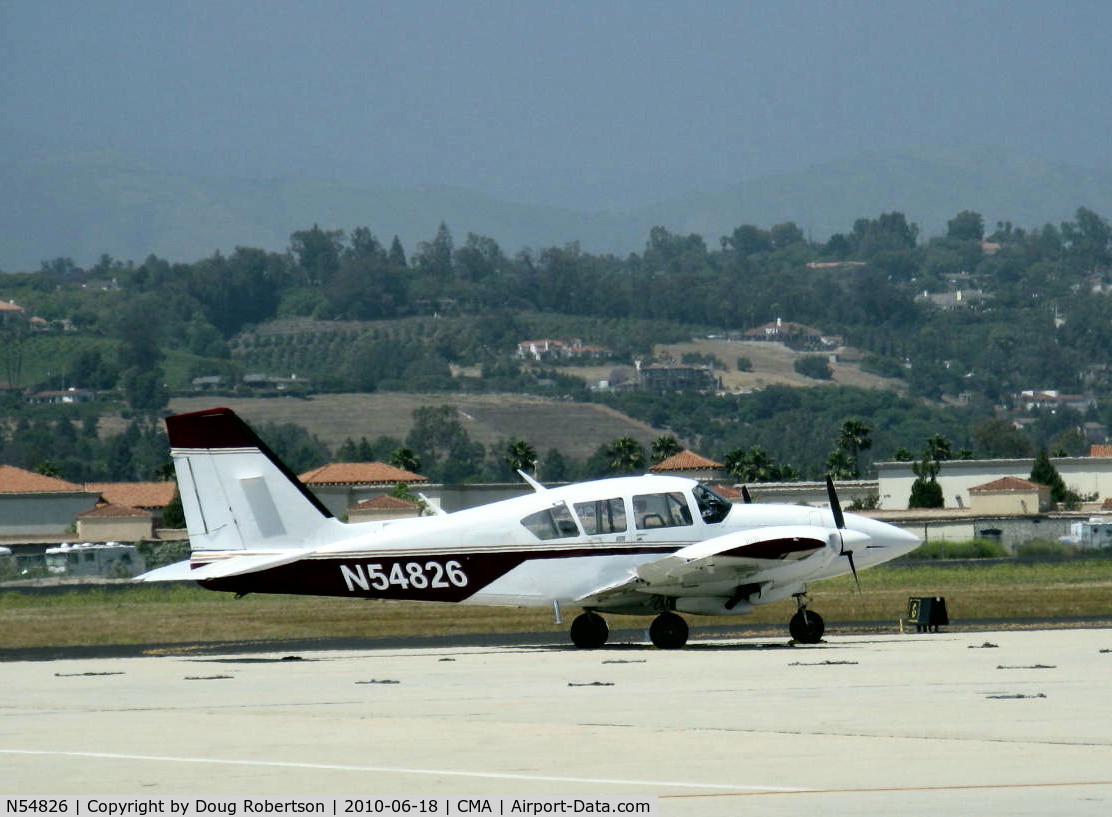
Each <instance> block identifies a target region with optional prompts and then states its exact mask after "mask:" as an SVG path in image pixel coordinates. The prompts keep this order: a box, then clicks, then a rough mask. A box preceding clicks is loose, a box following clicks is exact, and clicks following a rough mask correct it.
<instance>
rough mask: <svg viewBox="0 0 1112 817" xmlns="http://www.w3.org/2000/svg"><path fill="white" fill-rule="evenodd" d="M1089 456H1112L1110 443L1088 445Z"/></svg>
mask: <svg viewBox="0 0 1112 817" xmlns="http://www.w3.org/2000/svg"><path fill="white" fill-rule="evenodd" d="M1089 456H1090V457H1112V445H1095V444H1094V445H1091V446H1089Z"/></svg>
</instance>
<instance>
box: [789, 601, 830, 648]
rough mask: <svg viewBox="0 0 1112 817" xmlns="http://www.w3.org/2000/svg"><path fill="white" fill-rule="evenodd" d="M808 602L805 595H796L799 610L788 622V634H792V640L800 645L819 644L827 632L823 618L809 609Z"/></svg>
mask: <svg viewBox="0 0 1112 817" xmlns="http://www.w3.org/2000/svg"><path fill="white" fill-rule="evenodd" d="M808 602H810V599H808V598H807V595H806V594H805V593H796V595H795V603H796V605H797V606H798V608H799V609H798V611H797V612H796V614H795V615H794V616H792V620H791V621H789V622H788V632H790V633H791V634H792V640H793V641H797V642H799V643H800V644H818V643H819V641H821V640H822V634H823V633H824V632H825V631H826V624H825V623H823V620H822V616H820V615H819V614H818V613H816V612H813V611H811V610H808V609H807V604H808Z"/></svg>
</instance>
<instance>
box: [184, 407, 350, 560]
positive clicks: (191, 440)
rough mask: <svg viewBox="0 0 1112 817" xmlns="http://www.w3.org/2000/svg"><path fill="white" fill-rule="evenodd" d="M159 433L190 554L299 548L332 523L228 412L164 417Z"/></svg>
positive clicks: (320, 506) (323, 509)
mask: <svg viewBox="0 0 1112 817" xmlns="http://www.w3.org/2000/svg"><path fill="white" fill-rule="evenodd" d="M166 431H167V434H168V435H169V438H170V453H171V455H172V456H173V458H174V469H175V471H176V472H177V478H178V490H179V492H180V494H181V501H182V508H183V510H184V511H185V521H186V527H187V529H188V532H189V542H190V545H191V546H192V549H193V550H194V551H198V550H248V549H249V550H271V549H286V548H304V547H308V546H310V545H313V544H317V543H319V542H321V541H323V539H322V537H324V535H325V533H326V532H327V531H331V530H332V526H333V525H338V524H339V523H338V522H336V520H334V519H333V518H332V514H331V513H330V512H329V511H328V509H327V508H326V507H325V506H324V505H323V504H322V503H321V501H320V500H319V499H317V498H316V497H315V496H314V495H313V494H312V493H311V492H310V491H309V489H308V488H306V487H305V486H304V485H303V484H302V483H301V481H300V480H298V478H297V477H296V476H295V475H294V474H293V473H292V472H291V471H290V470H289V469H288V468H287V467H286V466H285V464H283V463H282V462H281V460H279V459H278V457H277V456H275V454H274V452H273V451H271V450H270V449H269V448H268V447H267V445H266V443H264V442H263V441H262V440H260V439H259V437H258V436H257V435H256V434H255V432H254V431H252V430H251V428H250V427H249V426H248V425H247V424H246V423H245V422H243V420H241V419H240V418H239V417H238V416H236V414H235V412H233V411H232V410H231V409H226V408H216V409H208V410H205V411H197V412H193V413H191V414H178V415H175V416H173V417H167V418H166ZM324 538H327V537H324Z"/></svg>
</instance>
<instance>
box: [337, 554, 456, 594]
mask: <svg viewBox="0 0 1112 817" xmlns="http://www.w3.org/2000/svg"><path fill="white" fill-rule="evenodd" d="M340 574H341V575H342V576H343V577H344V583H345V584H346V585H347V589H348V591H349V592H352V593H354V592H356V589H359V590H364V591H368V592H369V591H371V590H382V591H386V590H389V589H391V588H400V589H402V590H409V589H410V588H413V589H414V590H425V589H431V590H443V589H448V588H452V587H467V574H466V573H464V572H463V566H462V565H461V564H460V563H459V562H457V561H456V560H455V559H450V560H449V561H447V562H438V561H428V562H423V563H422V562H391V563H389V564H383V563H382V562H368V563H367V564H366V565H362V564H357V565H354V566H348V565H340Z"/></svg>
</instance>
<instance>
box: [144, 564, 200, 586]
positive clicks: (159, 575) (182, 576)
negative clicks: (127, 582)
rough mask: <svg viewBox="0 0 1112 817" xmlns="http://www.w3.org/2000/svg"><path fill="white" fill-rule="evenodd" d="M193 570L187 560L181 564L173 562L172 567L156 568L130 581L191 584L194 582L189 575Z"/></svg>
mask: <svg viewBox="0 0 1112 817" xmlns="http://www.w3.org/2000/svg"><path fill="white" fill-rule="evenodd" d="M192 572H193V569H192V568H191V567H190V565H189V560H188V559H186V560H185V561H181V562H174V563H173V564H172V565H164V566H162V567H157V568H155V569H154V570H148V571H147V572H146V573H142V574H140V575H138V576H136V577H135V578H134V579H132V581H136V582H191V581H195V579H194V578H193V576H191V575H190V574H191V573H192Z"/></svg>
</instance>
